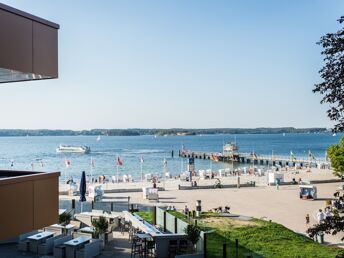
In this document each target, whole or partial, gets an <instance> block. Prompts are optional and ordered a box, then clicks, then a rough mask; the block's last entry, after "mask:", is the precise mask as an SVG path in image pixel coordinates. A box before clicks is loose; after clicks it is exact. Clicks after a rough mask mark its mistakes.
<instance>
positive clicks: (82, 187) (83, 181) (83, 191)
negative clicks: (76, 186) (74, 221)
mask: <svg viewBox="0 0 344 258" xmlns="http://www.w3.org/2000/svg"><path fill="white" fill-rule="evenodd" d="M79 201H80V202H81V212H82V204H83V202H86V175H85V171H82V174H81V180H80V200H79Z"/></svg>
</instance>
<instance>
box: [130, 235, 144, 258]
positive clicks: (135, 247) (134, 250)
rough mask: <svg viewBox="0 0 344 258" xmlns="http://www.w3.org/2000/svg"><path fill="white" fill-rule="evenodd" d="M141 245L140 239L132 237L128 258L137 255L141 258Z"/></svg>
mask: <svg viewBox="0 0 344 258" xmlns="http://www.w3.org/2000/svg"><path fill="white" fill-rule="evenodd" d="M143 252H144V250H143V244H142V241H141V239H139V238H138V237H135V236H134V237H133V239H132V243H131V255H130V257H131V258H133V257H135V256H136V255H137V254H138V255H139V257H143Z"/></svg>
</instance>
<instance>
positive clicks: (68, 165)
mask: <svg viewBox="0 0 344 258" xmlns="http://www.w3.org/2000/svg"><path fill="white" fill-rule="evenodd" d="M65 165H66V167H67V168H68V167H70V160H68V159H66V160H65Z"/></svg>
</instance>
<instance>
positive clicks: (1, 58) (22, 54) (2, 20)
mask: <svg viewBox="0 0 344 258" xmlns="http://www.w3.org/2000/svg"><path fill="white" fill-rule="evenodd" d="M0 25H1V26H0V50H1V51H0V67H2V68H6V69H11V70H17V71H21V72H25V73H32V72H33V67H32V63H33V60H32V47H33V46H32V21H31V20H29V19H26V18H23V17H21V16H18V15H15V14H12V13H9V12H6V11H4V10H1V9H0Z"/></svg>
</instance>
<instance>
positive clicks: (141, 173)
mask: <svg viewBox="0 0 344 258" xmlns="http://www.w3.org/2000/svg"><path fill="white" fill-rule="evenodd" d="M142 163H143V162H142V160H141V162H140V167H141V183H142V185H143V172H142V166H143V164H142Z"/></svg>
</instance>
